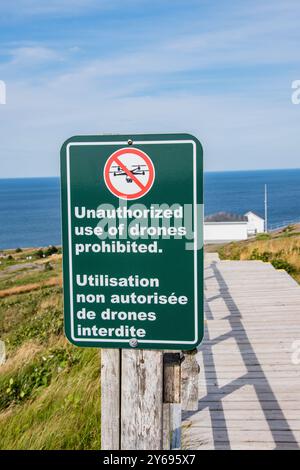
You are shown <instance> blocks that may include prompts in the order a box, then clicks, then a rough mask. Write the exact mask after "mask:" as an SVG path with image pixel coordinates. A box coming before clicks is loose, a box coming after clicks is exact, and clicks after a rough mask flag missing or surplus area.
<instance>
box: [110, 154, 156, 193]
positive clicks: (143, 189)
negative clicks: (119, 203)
mask: <svg viewBox="0 0 300 470" xmlns="http://www.w3.org/2000/svg"><path fill="white" fill-rule="evenodd" d="M127 153H131V154H134V155H138V156H139V157H141V158H142V159H143V161H144V162H145V164H146V165H147V168H148V171H149V178H148V181H147V183H146V184H145V185H144V184H143V183H141V182H140V181H139V180H138V178H137V177H135V176H134V175H133V174H132V173H131V171H130V170H128V168H127V167H126V165H125V164H123V163H122V162H121V161H120V160H119V157H120V156H121V155H124V154H127ZM113 163H114V164H116V165H117V166H119V167H120V168H121V169H122V170H123V171H124V172H125V173H126V174H127V176H128V177H130V178H131V179H132V180H133V181H134V182H135V183H136V185H137V186H139V188H140V190H139V191H137V192H136V193H134V194H126V193H123V192H121V191H119V190H118V189H117V188H115V186H114V185H113V183H112V181H111V177H110V173H109V172H110V168H111V166H112V164H113ZM103 176H104V181H105V184H106V186H107V188H108V189H109V191H110V192H111V193H112V194H113V195H114V196H117V197H118V198H120V199H126V200H127V199H139V198H140V197H142V196H145V194H147V193H148V191H149V190H150V189H151V187H152V185H153V183H154V178H155V171H154V166H153V163H152V161H151V159H150V157H148V155H147V154H146V153H145V152H142V150H139V149H136V148H123V149H120V150H117V151H116V152H114V153H113V154H112V155H111V156H110V157H109V158H108V159H107V162H106V163H105V167H104V172H103Z"/></svg>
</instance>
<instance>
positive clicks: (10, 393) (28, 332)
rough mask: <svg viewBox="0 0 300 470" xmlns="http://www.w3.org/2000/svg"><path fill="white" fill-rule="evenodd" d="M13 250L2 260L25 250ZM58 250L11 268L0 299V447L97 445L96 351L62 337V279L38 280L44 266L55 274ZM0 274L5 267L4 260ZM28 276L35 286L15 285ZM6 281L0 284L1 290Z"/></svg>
mask: <svg viewBox="0 0 300 470" xmlns="http://www.w3.org/2000/svg"><path fill="white" fill-rule="evenodd" d="M33 251H36V250H33ZM12 254H13V256H14V260H9V262H8V261H7V266H9V267H10V266H12V265H14V264H15V265H17V264H18V265H19V264H20V263H23V259H24V257H25V256H28V250H26V251H22V252H18V253H15V252H13V253H12ZM60 258H61V257H60V255H59V256H58V255H56V257H55V260H54V261H52V257H51V258H50V257H49V259H48V258H46V260H39V259H35V260H31V261H30V262H29V263H36V264H37V265H38V264H39V263H47V262H49V261H50V262H51V265H52V266H53V269H50V270H48V269H45V270H44V268H43V266H42V270H40V271H37V270H33V269H32V267H31V268H30V267H28V268H26V267H25V268H24V267H22V272H21V273H20V272H19V271H16V272H14V273H11V272H10V273H9V279H10V283H11V284H10V286H11V291H10V293H9V295H7V296H6V297H4V298H1V299H0V338H1V339H2V340H3V341H4V342H5V345H6V349H7V356H8V357H7V362H6V363H5V364H4V365H3V366H0V449H1V450H3V449H49V450H52V449H53V450H54V449H99V448H100V357H99V352H98V351H97V350H95V349H91V348H76V347H75V346H73V345H71V344H69V343H68V342H67V341H66V339H65V338H64V334H63V320H62V318H63V317H62V289H61V286H60V285H59V282H57V283H56V284H57V285H53V286H51V285H50V286H48V287H47V286H46V285H45V284H44V281H45V280H47V279H48V277H47V276H48V273H49V275H50V276H51V277H55V276H56V278H57V279H58V280H59V279H60V276H61V259H60ZM24 266H26V263H25V264H24ZM1 274H2V275H3V276H6V274H7V273H6V271H5V268H3V265H2V268H1ZM33 276H34V281H35V282H36V283H38V288H36V287H35V288H34V289H33V290H30V291H29V292H23V293H20V292H19V290H18V289H19V287H21V288H22V286H23V287H24V286H27V287H30V285H34V284H30V282H32V280H33V279H32V277H33ZM39 276H40V277H39ZM14 278H15V281H16V283H14ZM21 279H23V281H21ZM29 280H30V282H29ZM22 282H24V284H22ZM6 287H7V284H5V282H2V284H0V295H1V291H2V292H3V290H4V288H6Z"/></svg>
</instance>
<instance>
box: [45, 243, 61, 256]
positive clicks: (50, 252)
mask: <svg viewBox="0 0 300 470" xmlns="http://www.w3.org/2000/svg"><path fill="white" fill-rule="evenodd" d="M57 252H58V249H57V248H56V246H54V245H51V246H49V247H48V248H47V250H46V251H45V255H46V256H51V255H54V254H56V253H57Z"/></svg>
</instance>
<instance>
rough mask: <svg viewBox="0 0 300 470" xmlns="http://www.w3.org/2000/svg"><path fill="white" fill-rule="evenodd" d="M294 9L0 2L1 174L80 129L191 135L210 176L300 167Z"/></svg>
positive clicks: (36, 170)
mask: <svg viewBox="0 0 300 470" xmlns="http://www.w3.org/2000/svg"><path fill="white" fill-rule="evenodd" d="M299 24H300V2H299V0H296V1H295V0H273V1H268V0H265V1H258V0H253V1H251V2H250V1H242V0H240V1H237V0H231V1H230V2H221V1H216V0H215V1H213V0H210V1H205V0H52V1H50V0H49V1H48V2H47V1H44V0H14V1H11V0H9V1H8V0H1V3H0V80H4V81H5V83H6V86H7V104H6V105H0V155H1V172H0V176H1V177H14V176H16V177H27V176H52V175H58V171H59V170H58V169H59V164H58V162H59V159H58V154H59V148H60V146H61V144H62V142H63V141H64V140H66V139H67V138H68V137H70V136H71V135H75V134H94V133H101V132H105V133H107V132H109V133H114V132H116V133H120V132H122V133H123V132H124V133H134V132H145V133H146V132H149V133H151V132H184V131H186V132H191V133H193V134H194V135H196V136H197V137H199V138H200V140H201V141H202V143H203V145H204V150H205V168H206V169H207V170H238V169H260V168H285V167H287V168H288V167H289V168H293V167H299V166H300V164H299V140H300V137H299V136H300V132H299V131H300V129H299V128H300V105H299V106H296V105H293V104H292V102H291V93H292V91H291V83H292V81H293V80H297V79H300V48H299V44H300V28H299Z"/></svg>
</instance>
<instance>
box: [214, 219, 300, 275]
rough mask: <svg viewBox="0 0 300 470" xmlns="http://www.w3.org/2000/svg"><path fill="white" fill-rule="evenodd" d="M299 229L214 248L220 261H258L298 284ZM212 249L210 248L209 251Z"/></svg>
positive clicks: (299, 257) (299, 266)
mask: <svg viewBox="0 0 300 470" xmlns="http://www.w3.org/2000/svg"><path fill="white" fill-rule="evenodd" d="M298 229H299V227H297V226H295V227H292V226H291V227H286V228H285V229H283V230H281V231H277V232H274V233H268V234H259V235H258V236H257V237H256V238H254V239H249V240H246V241H241V242H233V243H228V244H226V245H221V246H215V248H214V249H216V250H217V251H218V253H219V255H220V258H221V259H231V260H260V261H263V262H269V263H271V264H272V265H273V266H274V268H276V269H284V270H285V271H287V272H288V273H289V274H290V275H291V276H292V277H293V278H294V279H295V280H296V281H297V282H299V283H300V233H299V230H298ZM211 250H212V247H210V251H211Z"/></svg>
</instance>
